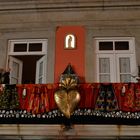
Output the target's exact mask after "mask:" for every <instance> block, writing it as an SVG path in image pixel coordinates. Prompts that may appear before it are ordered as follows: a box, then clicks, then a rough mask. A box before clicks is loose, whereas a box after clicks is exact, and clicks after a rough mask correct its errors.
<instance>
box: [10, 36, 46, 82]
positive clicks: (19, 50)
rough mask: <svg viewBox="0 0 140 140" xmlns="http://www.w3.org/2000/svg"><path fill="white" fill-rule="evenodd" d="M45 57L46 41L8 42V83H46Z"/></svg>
mask: <svg viewBox="0 0 140 140" xmlns="http://www.w3.org/2000/svg"><path fill="white" fill-rule="evenodd" d="M46 55H47V39H27V40H10V41H9V52H8V65H9V66H8V67H10V69H11V72H10V83H11V84H20V83H24V84H28V83H46V67H47V57H46Z"/></svg>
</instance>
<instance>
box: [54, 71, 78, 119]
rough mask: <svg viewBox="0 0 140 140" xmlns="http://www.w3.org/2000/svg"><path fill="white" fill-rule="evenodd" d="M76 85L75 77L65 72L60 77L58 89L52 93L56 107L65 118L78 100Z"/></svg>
mask: <svg viewBox="0 0 140 140" xmlns="http://www.w3.org/2000/svg"><path fill="white" fill-rule="evenodd" d="M76 87H77V79H76V78H75V77H73V76H72V75H70V74H68V75H67V74H66V75H64V76H63V78H62V79H61V82H60V84H59V90H57V91H56V92H55V94H54V99H55V102H56V104H57V106H58V108H59V109H60V111H61V112H62V113H63V114H64V115H65V116H66V117H67V118H70V116H71V115H72V114H73V112H74V109H75V107H76V106H77V104H78V103H79V101H80V94H79V92H78V91H77V88H76Z"/></svg>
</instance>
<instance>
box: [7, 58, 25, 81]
mask: <svg viewBox="0 0 140 140" xmlns="http://www.w3.org/2000/svg"><path fill="white" fill-rule="evenodd" d="M9 67H10V69H11V72H10V83H11V84H21V80H22V68H23V62H22V61H21V60H19V59H17V58H15V57H12V56H10V60H9Z"/></svg>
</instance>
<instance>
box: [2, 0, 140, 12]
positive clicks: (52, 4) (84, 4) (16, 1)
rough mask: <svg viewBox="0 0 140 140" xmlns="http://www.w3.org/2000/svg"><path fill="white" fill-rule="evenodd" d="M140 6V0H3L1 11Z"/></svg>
mask: <svg viewBox="0 0 140 140" xmlns="http://www.w3.org/2000/svg"><path fill="white" fill-rule="evenodd" d="M124 7H125V8H140V1H137V0H133V1H132V0H125V1H120V0H118V1H117V0H116V1H114V0H98V1H97V0H95V1H93V0H71V1H70V2H68V1H67V0H59V1H58V0H51V1H48V0H39V1H38V0H24V1H21V0H13V1H12V2H11V0H6V1H4V0H2V1H0V11H17V10H24V11H26V10H27V11H28V10H64V9H65V10H70V9H73V8H74V9H91V10H93V9H106V8H107V9H108V8H115V9H116V8H118V9H120V8H124Z"/></svg>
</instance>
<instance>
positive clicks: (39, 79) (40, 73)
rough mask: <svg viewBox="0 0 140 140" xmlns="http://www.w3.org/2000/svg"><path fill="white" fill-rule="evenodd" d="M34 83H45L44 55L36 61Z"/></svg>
mask: <svg viewBox="0 0 140 140" xmlns="http://www.w3.org/2000/svg"><path fill="white" fill-rule="evenodd" d="M36 83H37V84H45V83H46V55H45V56H42V57H41V58H40V59H39V60H38V61H37V63H36Z"/></svg>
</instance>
